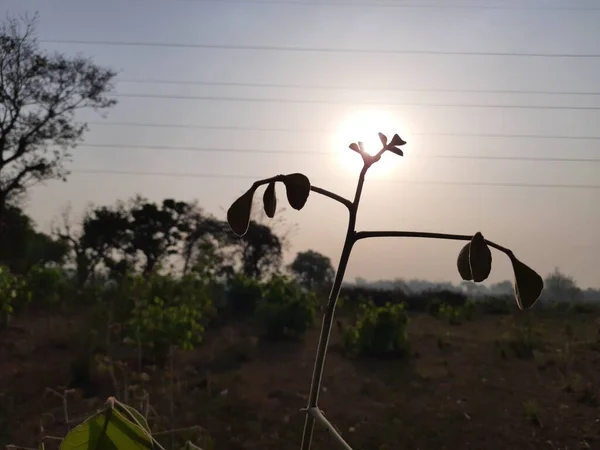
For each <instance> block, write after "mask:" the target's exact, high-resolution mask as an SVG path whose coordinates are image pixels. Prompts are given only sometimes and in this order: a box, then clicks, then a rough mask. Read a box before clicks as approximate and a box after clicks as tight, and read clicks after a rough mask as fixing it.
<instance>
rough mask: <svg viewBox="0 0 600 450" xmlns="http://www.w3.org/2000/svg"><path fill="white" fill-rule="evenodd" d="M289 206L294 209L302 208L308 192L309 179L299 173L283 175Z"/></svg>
mask: <svg viewBox="0 0 600 450" xmlns="http://www.w3.org/2000/svg"><path fill="white" fill-rule="evenodd" d="M283 184H285V189H286V194H287V199H288V202H289V203H290V206H291V207H292V208H294V209H296V210H300V209H302V208H304V205H305V204H306V200H308V195H309V194H310V181H309V179H308V178H307V177H306V175H303V174H301V173H292V174H290V175H285V177H284V179H283Z"/></svg>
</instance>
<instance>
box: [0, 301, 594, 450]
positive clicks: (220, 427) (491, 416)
mask: <svg viewBox="0 0 600 450" xmlns="http://www.w3.org/2000/svg"><path fill="white" fill-rule="evenodd" d="M409 315H410V322H409V325H408V335H409V340H410V344H411V356H410V358H408V359H405V360H370V359H368V358H360V359H358V358H352V357H350V356H348V355H346V354H345V352H344V349H343V345H342V340H341V334H340V330H341V329H342V328H343V327H344V323H343V322H344V320H346V319H344V318H342V319H341V320H340V321H338V323H337V325H338V326H337V327H336V328H335V329H334V334H333V336H332V342H331V346H330V353H329V356H328V360H327V364H326V369H325V378H324V388H323V392H322V393H321V401H320V405H321V408H322V410H323V411H324V413H325V415H326V416H327V417H328V418H329V419H330V420H331V421H332V423H333V424H335V425H336V426H337V427H338V428H339V430H340V431H341V433H342V434H343V436H344V437H345V438H346V439H347V440H348V441H349V442H350V444H351V445H352V446H353V447H354V448H355V449H356V450H358V449H364V450H371V449H374V450H375V449H386V448H389V449H413V450H416V449H420V450H430V449H431V450H434V449H435V450H442V449H459V448H460V449H489V450H495V449H502V450H504V449H507V448H512V449H541V448H544V449H546V448H547V449H556V450H558V449H561V450H566V449H570V450H571V449H583V448H600V447H598V446H600V423H599V422H600V415H599V414H598V398H597V395H598V388H599V387H600V385H599V379H598V375H597V374H598V369H599V368H600V345H598V344H597V342H598V324H597V323H596V322H595V319H596V316H597V315H596V314H595V313H592V312H588V313H579V314H578V313H575V312H558V311H550V310H534V311H531V312H528V313H518V312H517V311H516V310H515V311H514V312H511V313H510V314H503V315H491V314H481V313H478V314H477V315H476V316H475V317H474V318H473V320H467V321H464V322H463V323H461V324H458V325H456V324H455V325H453V324H450V323H448V321H444V320H441V319H440V318H436V317H433V316H431V315H429V314H426V313H415V312H411V313H410V314H409ZM87 323H88V322H87V317H86V316H85V314H84V313H72V314H70V315H69V314H56V313H54V314H49V313H48V314H41V313H36V314H35V315H33V314H29V315H23V316H21V317H19V318H18V319H17V320H15V321H14V322H13V323H12V324H11V325H10V326H9V328H7V329H6V330H4V331H2V332H0V444H1V445H6V444H16V445H19V446H23V447H29V448H31V447H35V446H36V439H37V438H38V437H39V433H40V420H43V423H44V429H45V433H47V434H50V435H55V436H63V435H64V434H65V432H66V431H67V425H66V424H65V407H64V404H63V399H62V398H61V397H60V396H59V394H60V395H63V394H64V391H65V389H66V388H68V387H69V386H74V387H77V389H75V390H74V392H72V393H68V394H67V397H66V399H67V401H66V405H67V408H66V413H67V414H68V420H69V421H70V422H72V424H71V426H73V424H76V423H79V422H81V420H82V419H83V418H85V417H86V416H88V415H90V414H91V413H92V412H94V410H95V409H96V408H99V407H100V406H101V405H102V403H103V402H104V401H105V400H106V398H107V397H108V396H110V395H117V396H118V398H119V399H120V400H122V401H125V402H128V403H129V404H131V405H133V406H135V407H138V408H140V409H141V410H144V409H145V408H146V407H147V406H146V405H145V404H144V402H143V401H142V400H139V399H140V398H142V397H143V396H142V395H141V394H142V393H143V392H144V391H145V392H146V393H147V395H146V396H145V397H144V398H146V399H147V400H148V403H149V406H150V407H149V422H150V424H151V425H152V427H153V430H156V432H157V433H158V435H159V436H160V438H161V439H164V440H165V442H166V443H167V444H174V445H175V447H177V445H178V443H179V440H183V439H196V442H198V443H199V444H200V445H201V446H202V447H203V448H205V449H206V448H211V447H212V448H218V449H297V448H299V445H300V439H301V432H302V428H303V422H304V413H303V412H301V408H303V407H304V406H305V404H306V394H307V392H308V387H309V383H310V377H311V372H312V364H313V358H314V353H315V349H316V343H317V339H318V334H319V329H318V328H319V327H318V326H317V325H318V323H319V320H317V321H316V324H315V327H314V328H313V329H311V330H309V332H308V333H306V335H305V336H304V337H303V338H302V339H301V340H300V341H297V342H294V341H281V342H269V341H264V340H262V339H259V338H257V336H256V334H255V332H254V331H253V328H252V327H251V326H250V325H248V324H247V323H228V324H226V325H223V326H220V327H215V328H213V329H209V330H208V331H207V334H206V338H205V342H204V343H203V344H202V345H200V346H198V347H197V348H196V349H194V350H190V351H185V352H184V351H180V352H178V354H177V355H175V357H174V358H173V363H172V367H170V366H169V364H167V366H166V367H165V368H164V369H161V368H156V367H152V366H149V365H145V366H144V367H143V369H142V371H143V372H144V373H145V374H146V375H144V376H143V378H141V377H137V378H135V377H134V375H133V373H134V372H135V371H131V370H129V369H122V368H119V367H120V366H119V364H117V363H115V364H112V363H108V364H106V366H107V367H108V369H112V370H113V374H114V378H113V377H111V376H110V375H109V373H110V372H107V371H106V370H105V371H102V370H100V369H99V364H98V360H100V359H101V357H99V358H98V359H93V358H91V357H89V356H90V355H84V354H82V348H83V346H82V342H83V341H85V337H86V333H89V328H88V326H87V325H86V324H87ZM120 351H121V353H120V354H119V357H118V358H115V360H116V359H118V360H119V361H124V362H126V363H127V365H128V368H134V367H135V366H136V364H137V363H136V360H135V356H134V355H135V352H134V351H132V350H131V349H130V347H127V346H125V345H122V346H121V350H120ZM86 356H87V357H86ZM82 365H85V366H87V367H88V368H89V372H90V373H91V375H90V376H89V377H88V378H89V379H88V380H86V381H84V382H81V381H78V378H81V377H79V376H78V374H79V373H80V372H81V371H82V369H81V366H82ZM83 371H84V372H85V370H83ZM171 373H172V374H173V375H174V376H173V377H171V376H170V374H171ZM115 383H117V384H118V386H117V387H115ZM78 384H79V385H78ZM123 385H128V386H130V388H129V389H126V391H127V392H125V391H124V390H123V389H122V386H123ZM48 388H49V389H52V390H53V391H50V390H48ZM193 426H200V427H202V429H203V430H200V429H194V428H191V429H189V430H183V431H179V432H177V433H175V434H174V435H171V433H164V434H163V435H160V433H161V430H168V429H171V428H176V429H182V428H187V427H193ZM207 436H210V439H209V438H208V437H207ZM171 439H173V440H174V441H172V442H171V441H170V440H171ZM57 442H58V441H57ZM181 442H183V441H181ZM332 444H333V443H332V442H331V441H330V439H329V437H328V435H327V433H326V432H325V431H323V430H320V429H319V431H318V432H317V433H316V441H315V444H314V448H333V447H332ZM57 447H58V446H57V445H56V446H55V447H53V442H52V441H47V445H46V448H57Z"/></svg>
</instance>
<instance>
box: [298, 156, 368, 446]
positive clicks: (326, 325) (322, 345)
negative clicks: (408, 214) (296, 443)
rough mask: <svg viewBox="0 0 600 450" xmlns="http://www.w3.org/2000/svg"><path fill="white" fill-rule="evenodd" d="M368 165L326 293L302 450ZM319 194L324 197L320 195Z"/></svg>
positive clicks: (311, 425) (307, 441) (310, 427)
mask: <svg viewBox="0 0 600 450" xmlns="http://www.w3.org/2000/svg"><path fill="white" fill-rule="evenodd" d="M370 166H371V164H365V165H364V166H363V168H362V170H361V172H360V175H359V177H358V183H357V185H356V192H355V194H354V201H353V202H352V204H351V205H349V206H348V209H349V211H350V217H349V218H348V230H347V231H346V239H345V240H344V247H343V249H342V255H341V257H340V262H339V264H338V270H337V272H336V274H335V279H334V281H333V287H332V288H331V292H330V294H329V301H328V303H327V308H326V309H325V314H324V315H323V325H322V326H321V335H320V337H319V345H318V347H317V356H316V358H315V365H314V369H313V376H312V382H311V385H310V392H309V395H308V407H307V414H306V420H305V422H304V432H303V435H302V446H301V449H302V450H309V449H310V445H311V443H312V436H313V430H314V427H315V416H314V415H312V414H310V411H315V410H318V408H317V403H318V400H319V392H320V391H321V383H322V381H323V368H324V367H325V356H326V355H327V346H328V344H329V336H330V335H331V327H332V324H333V318H334V315H335V305H336V303H337V299H338V296H339V294H340V290H341V288H342V282H343V280H344V274H345V273H346V267H347V266H348V260H349V259H350V253H351V252H352V246H353V245H354V242H355V241H356V231H355V228H356V214H357V211H358V204H359V203H360V197H361V195H362V189H363V185H364V183H365V174H366V173H367V170H369V167H370ZM315 192H318V191H315ZM319 193H321V194H324V193H323V192H319ZM324 195H326V194H324ZM342 203H343V202H342ZM346 445H347V444H346Z"/></svg>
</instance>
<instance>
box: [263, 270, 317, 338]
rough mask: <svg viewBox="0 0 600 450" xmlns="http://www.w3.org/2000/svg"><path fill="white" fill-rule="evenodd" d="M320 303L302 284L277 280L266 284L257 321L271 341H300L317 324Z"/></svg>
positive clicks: (274, 278)
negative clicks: (316, 317) (317, 311)
mask: <svg viewBox="0 0 600 450" xmlns="http://www.w3.org/2000/svg"><path fill="white" fill-rule="evenodd" d="M316 310H317V299H316V296H315V294H314V293H313V292H307V291H304V290H303V289H302V288H301V287H300V285H299V284H298V283H296V282H295V281H293V280H291V279H288V278H287V277H284V276H279V275H277V276H274V277H273V278H272V279H271V280H270V281H269V282H267V283H266V284H265V286H264V287H263V291H262V297H261V299H260V301H259V302H258V305H257V309H256V319H257V321H258V322H259V324H260V325H261V327H262V329H263V332H264V334H265V335H266V336H267V337H268V338H270V339H282V338H298V337H300V336H302V335H303V334H304V333H305V332H306V331H307V330H308V329H309V328H310V327H311V326H312V325H313V323H314V320H315V314H316Z"/></svg>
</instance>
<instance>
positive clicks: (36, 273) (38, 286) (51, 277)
mask: <svg viewBox="0 0 600 450" xmlns="http://www.w3.org/2000/svg"><path fill="white" fill-rule="evenodd" d="M24 282H25V283H26V285H27V288H28V290H29V291H30V292H31V301H32V303H33V304H34V305H35V306H36V307H38V306H41V307H52V306H58V305H61V306H64V305H66V304H67V303H69V302H70V301H71V300H73V298H74V296H75V285H74V284H73V282H72V280H70V279H69V278H68V277H67V276H66V274H65V273H64V271H63V270H62V269H60V268H57V267H44V266H38V265H36V266H34V267H33V268H31V270H29V272H27V274H26V275H25V279H24Z"/></svg>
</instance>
